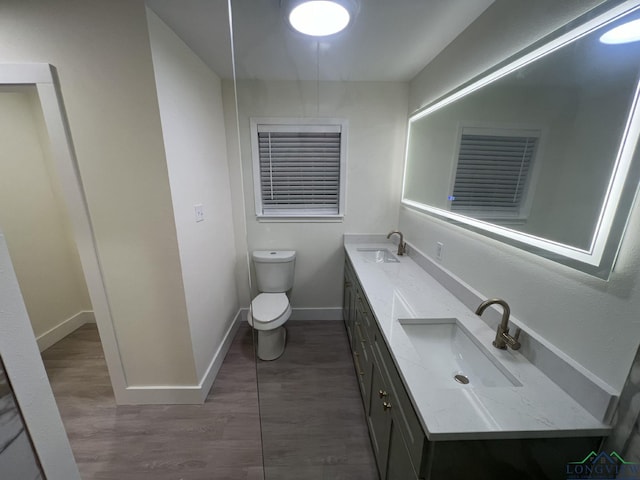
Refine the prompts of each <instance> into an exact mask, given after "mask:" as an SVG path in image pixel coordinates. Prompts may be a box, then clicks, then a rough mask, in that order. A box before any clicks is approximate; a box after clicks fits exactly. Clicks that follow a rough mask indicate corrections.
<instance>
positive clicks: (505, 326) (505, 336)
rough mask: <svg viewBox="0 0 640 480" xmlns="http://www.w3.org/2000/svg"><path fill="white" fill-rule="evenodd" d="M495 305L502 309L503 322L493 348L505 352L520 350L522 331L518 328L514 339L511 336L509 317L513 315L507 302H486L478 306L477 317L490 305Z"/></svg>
mask: <svg viewBox="0 0 640 480" xmlns="http://www.w3.org/2000/svg"><path fill="white" fill-rule="evenodd" d="M494 304H497V305H500V306H501V307H502V321H501V322H500V325H498V330H497V331H496V338H495V340H494V341H493V346H494V347H496V348H499V349H501V350H504V349H505V348H507V347H509V348H512V349H514V350H518V349H519V348H520V342H519V341H518V339H519V338H520V332H521V330H520V328H516V334H515V335H514V336H513V337H512V336H511V335H509V315H510V314H511V309H510V308H509V304H508V303H507V302H505V301H504V300H502V299H500V298H491V299H489V300H485V301H484V302H482V303H481V304H480V305H478V308H476V315H478V316H479V315H482V312H484V311H485V310H486V308H487V307H488V306H489V305H494Z"/></svg>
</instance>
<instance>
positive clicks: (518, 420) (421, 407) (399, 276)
mask: <svg viewBox="0 0 640 480" xmlns="http://www.w3.org/2000/svg"><path fill="white" fill-rule="evenodd" d="M376 247H380V248H387V249H389V250H390V251H391V252H393V253H395V249H396V247H395V245H393V244H390V243H346V244H345V249H346V252H347V254H348V256H349V259H350V260H351V263H352V265H353V267H354V270H355V273H356V275H357V277H358V280H359V281H360V284H361V285H362V288H363V290H364V293H365V295H366V297H367V300H368V301H369V304H370V306H371V308H372V310H373V314H374V316H375V318H376V320H377V323H378V326H379V327H380V330H381V331H382V334H383V335H384V337H385V340H386V342H387V345H388V346H389V349H390V351H391V355H392V357H393V359H394V361H395V363H396V367H398V370H399V373H400V376H401V377H402V379H403V381H404V384H405V387H406V389H407V392H408V394H409V396H410V398H411V400H412V402H413V406H414V408H415V410H416V413H417V414H418V417H419V418H420V421H421V422H422V427H423V428H424V431H425V433H426V434H427V437H428V438H429V440H432V441H433V440H462V439H464V440H472V439H498V438H541V437H572V436H603V435H608V434H609V431H610V426H608V425H606V424H603V423H602V422H600V421H599V420H597V419H596V418H595V417H593V416H592V415H591V414H590V413H589V412H587V411H586V410H585V409H584V408H583V407H582V406H581V405H579V404H578V403H577V402H576V401H575V400H573V398H571V397H570V396H569V395H568V394H567V393H565V392H564V391H563V390H562V389H561V388H560V387H558V386H557V385H556V384H555V383H553V382H552V381H551V380H550V379H549V378H548V377H547V376H545V375H544V374H543V373H542V372H541V371H540V370H538V369H537V368H536V367H535V366H534V365H532V364H531V363H529V361H528V360H527V359H526V358H524V357H523V356H522V355H521V354H520V353H518V352H517V351H513V350H510V349H508V350H498V349H496V348H494V347H493V346H491V342H492V341H493V339H494V338H495V331H493V330H492V329H490V328H489V326H488V325H487V324H486V323H484V322H483V321H482V320H481V319H480V318H479V317H478V316H476V315H475V314H474V312H472V311H471V310H469V309H468V308H467V307H466V306H465V305H464V304H462V303H461V302H460V301H459V300H458V299H457V298H456V297H455V296H454V295H453V294H451V293H450V292H449V291H448V290H446V289H445V288H444V287H443V286H442V285H441V284H440V283H438V282H437V281H436V280H435V279H434V278H433V277H432V276H430V275H429V274H428V273H427V272H425V271H424V270H423V269H422V268H420V266H418V265H417V264H416V263H415V262H414V261H413V260H412V259H411V258H409V257H397V258H398V259H399V260H400V261H399V263H374V262H373V261H370V260H365V258H364V257H363V256H362V255H360V253H359V252H358V249H359V248H369V249H370V248H376ZM406 318H457V319H458V321H459V322H460V324H462V326H463V327H465V328H466V330H467V331H468V332H469V333H471V334H472V335H473V336H475V337H476V339H477V340H479V341H480V343H481V344H482V345H485V346H487V348H486V349H485V350H486V352H485V354H487V355H489V356H490V358H491V359H492V360H493V361H494V363H495V362H498V363H499V364H500V365H501V366H502V367H503V369H505V370H507V371H508V372H509V373H510V374H511V376H512V377H515V379H517V381H518V382H520V383H521V384H522V385H521V386H506V387H483V386H473V385H471V384H469V385H457V384H455V383H452V386H451V388H444V387H443V386H435V385H433V384H432V383H431V382H430V381H429V365H426V364H425V362H424V361H422V360H421V359H420V356H419V355H418V352H417V351H416V348H415V347H414V345H413V344H412V342H411V339H410V338H408V335H407V333H406V331H405V329H404V328H403V327H402V326H401V325H400V323H399V322H398V319H406Z"/></svg>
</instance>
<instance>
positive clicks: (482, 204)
mask: <svg viewBox="0 0 640 480" xmlns="http://www.w3.org/2000/svg"><path fill="white" fill-rule="evenodd" d="M539 140H540V130H506V129H505V130H502V129H481V128H468V127H467V128H463V129H462V132H461V135H460V142H459V151H458V162H457V166H456V171H455V178H454V182H453V188H452V193H451V196H450V197H449V200H450V201H451V210H452V211H454V212H459V213H464V214H465V215H469V214H475V215H474V216H476V217H514V218H515V217H517V218H522V219H523V218H526V216H527V215H528V210H529V208H530V205H529V204H528V203H529V202H527V197H528V195H527V193H528V191H529V190H530V184H531V180H532V176H533V174H532V171H533V164H534V160H535V156H536V153H537V150H538V143H539Z"/></svg>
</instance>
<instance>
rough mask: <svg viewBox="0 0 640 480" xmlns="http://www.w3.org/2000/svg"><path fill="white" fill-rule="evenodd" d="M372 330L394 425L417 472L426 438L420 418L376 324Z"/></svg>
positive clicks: (375, 351) (376, 355)
mask: <svg viewBox="0 0 640 480" xmlns="http://www.w3.org/2000/svg"><path fill="white" fill-rule="evenodd" d="M374 332H375V333H374V335H373V337H374V338H373V344H372V347H373V354H374V356H375V357H376V358H375V360H376V363H378V364H379V365H380V368H381V369H382V371H383V375H384V377H386V383H387V384H388V385H389V388H390V389H391V393H392V395H393V401H394V404H393V407H392V409H393V416H394V419H395V420H394V425H395V426H397V427H398V430H399V431H400V433H401V434H402V437H403V438H404V442H405V444H406V447H407V451H408V453H409V457H410V458H411V463H412V464H413V468H414V469H415V471H416V472H419V471H420V469H421V463H422V459H423V450H424V447H425V444H426V441H427V439H426V437H425V435H424V433H423V431H422V426H421V425H420V420H418V417H417V415H416V413H415V410H414V409H413V405H412V404H411V400H410V399H409V396H408V395H407V392H406V390H405V387H404V383H403V382H402V379H401V378H400V376H399V375H398V372H397V370H396V367H395V364H394V362H393V359H392V358H391V355H390V353H389V350H388V348H387V345H386V343H385V341H384V338H383V337H382V333H381V332H380V330H379V329H378V327H377V326H374Z"/></svg>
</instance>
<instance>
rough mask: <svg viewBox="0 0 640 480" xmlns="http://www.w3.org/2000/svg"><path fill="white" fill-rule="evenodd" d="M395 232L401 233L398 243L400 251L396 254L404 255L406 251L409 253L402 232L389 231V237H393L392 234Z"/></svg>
mask: <svg viewBox="0 0 640 480" xmlns="http://www.w3.org/2000/svg"><path fill="white" fill-rule="evenodd" d="M394 233H397V234H398V235H400V242H399V243H398V252H397V253H396V255H404V254H405V253H407V244H406V243H404V241H403V237H402V232H397V231H394V232H391V233H389V235H387V238H391V235H393V234H394Z"/></svg>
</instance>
